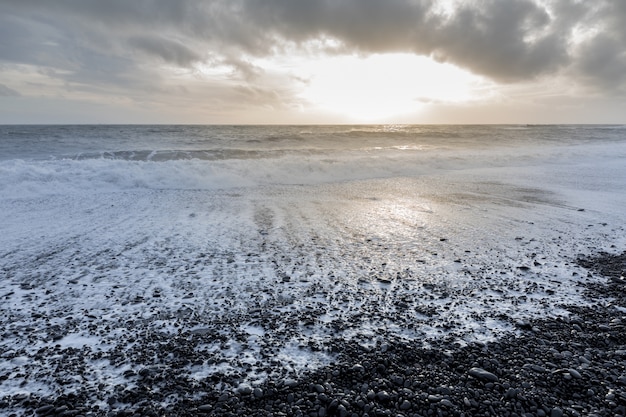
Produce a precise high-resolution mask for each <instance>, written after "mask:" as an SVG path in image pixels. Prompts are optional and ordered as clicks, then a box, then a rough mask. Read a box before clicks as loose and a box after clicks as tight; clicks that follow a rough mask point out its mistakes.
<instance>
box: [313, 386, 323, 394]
mask: <svg viewBox="0 0 626 417" xmlns="http://www.w3.org/2000/svg"><path fill="white" fill-rule="evenodd" d="M313 391H315V392H317V393H318V394H322V393H324V392H326V388H324V386H323V385H322V384H315V385H313Z"/></svg>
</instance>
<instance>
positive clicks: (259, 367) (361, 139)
mask: <svg viewBox="0 0 626 417" xmlns="http://www.w3.org/2000/svg"><path fill="white" fill-rule="evenodd" d="M625 220H626V126H621V125H468V126H460V125H358V126H357V125H354V126H352V125H333V126H318V125H315V126H300V125H298V126H265V125H264V126H247V125H246V126H201V125H120V126H116V125H50V126H45V125H24V126H21V125H3V126H0V300H1V302H0V328H2V329H4V330H3V336H2V338H0V374H2V375H6V376H7V378H3V379H2V380H0V392H1V393H2V395H3V396H4V397H3V398H6V397H7V396H15V395H21V394H23V393H25V392H28V393H36V394H37V395H41V396H44V395H59V393H66V392H70V391H72V390H74V391H77V390H81V389H82V390H84V389H86V387H87V388H88V387H90V386H91V387H98V388H97V389H95V388H94V390H92V391H94V392H96V391H97V392H102V393H103V394H102V395H103V396H104V395H105V394H106V393H107V392H108V393H110V392H113V391H114V390H116V389H119V387H120V386H122V387H123V386H125V385H124V384H129V383H132V381H133V379H132V377H129V376H128V375H132V374H129V373H128V371H129V370H133V369H136V368H137V367H138V366H140V365H141V366H152V365H155V364H154V363H151V361H156V360H157V359H156V356H154V355H149V354H146V352H148V351H153V350H154V349H157V348H158V347H159V346H164V345H166V344H167V342H168V341H172V340H174V341H176V340H182V339H179V338H186V339H185V340H190V338H193V337H196V338H201V339H202V343H201V344H198V345H195V348H194V351H193V352H194V353H193V354H190V355H191V356H192V357H191V358H189V361H187V362H185V365H184V366H181V367H180V372H181V373H182V374H184V377H185V378H189V379H195V380H205V379H207V378H213V379H214V380H223V378H222V379H220V378H221V377H216V375H218V376H220V375H221V376H223V375H231V376H232V375H237V378H238V379H237V380H240V381H243V382H245V383H248V384H255V383H258V382H259V381H263V380H265V379H267V378H287V377H290V378H291V377H294V376H295V377H297V375H300V374H302V373H303V372H307V371H309V370H314V369H319V368H321V367H324V366H325V365H327V364H329V363H331V362H332V361H333V360H335V358H336V352H334V351H333V348H332V346H335V345H336V344H335V342H336V341H337V340H340V341H342V342H343V343H356V344H360V345H363V346H380V344H381V343H385V341H389V340H402V341H408V342H410V343H415V344H416V345H419V346H428V345H429V344H432V343H434V341H436V340H440V339H442V338H445V339H446V340H450V341H453V342H454V343H457V344H458V345H459V346H463V345H465V344H468V343H477V342H478V343H489V342H490V341H493V340H497V339H498V338H502V337H506V336H507V335H510V334H515V332H516V331H518V330H516V329H517V327H516V325H515V323H516V321H524V320H529V319H532V318H537V317H566V316H567V315H568V314H569V313H568V310H567V308H566V306H567V305H572V304H577V305H584V304H585V303H593V302H594V301H592V300H588V299H587V298H585V295H584V285H585V284H588V283H589V282H593V281H594V280H597V279H600V278H596V277H594V276H592V275H591V274H588V273H587V271H585V270H584V269H583V268H582V267H580V266H579V265H578V264H577V263H576V259H577V258H578V257H580V256H584V255H586V254H593V253H597V252H599V251H608V252H621V251H623V250H625V249H626V233H625V230H624V225H625ZM624 307H625V308H626V306H624ZM625 311H626V310H625ZM147 335H150V337H148V336H147ZM194 340H195V339H194ZM120 352H122V353H120ZM123 352H129V353H127V354H126V353H123ZM157 356H158V355H157ZM59 357H63V358H74V360H75V362H76V363H80V364H81V366H82V368H81V371H80V377H79V375H78V374H77V373H76V372H77V371H73V370H72V369H73V368H71V369H70V368H67V369H61V368H59V366H58V360H59V359H58V358H59ZM55 361H56V362H55ZM159 361H161V362H159V363H162V362H163V361H166V359H163V358H162V357H161V358H160V359H159ZM55 364H56V365H55ZM50 369H55V371H54V372H53V371H51V370H50ZM177 369H178V368H177ZM59 375H61V376H62V378H60V377H59ZM129 381H131V382H129ZM243 382H242V383H243ZM116 387H117V388H116ZM93 395H96V396H97V395H99V394H93ZM103 398H104V397H103ZM96 400H97V398H96ZM102 407H103V409H104V408H106V407H108V405H107V404H106V402H103V403H102Z"/></svg>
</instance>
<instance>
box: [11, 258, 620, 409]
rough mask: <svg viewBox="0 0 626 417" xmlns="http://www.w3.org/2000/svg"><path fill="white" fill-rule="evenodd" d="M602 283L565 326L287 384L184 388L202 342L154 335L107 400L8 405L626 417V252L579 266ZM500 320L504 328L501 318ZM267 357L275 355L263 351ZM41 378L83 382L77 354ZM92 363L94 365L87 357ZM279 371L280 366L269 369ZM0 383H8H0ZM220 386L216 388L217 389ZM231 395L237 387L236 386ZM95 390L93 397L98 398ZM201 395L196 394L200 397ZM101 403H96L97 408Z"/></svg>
mask: <svg viewBox="0 0 626 417" xmlns="http://www.w3.org/2000/svg"><path fill="white" fill-rule="evenodd" d="M578 263H579V265H580V266H582V267H583V268H584V269H586V270H588V273H589V274H592V275H602V276H604V277H605V278H606V282H605V283H603V284H593V285H588V286H587V288H586V289H585V290H586V297H588V298H590V299H591V300H593V301H595V305H594V306H593V307H580V306H576V305H568V306H564V307H565V308H566V309H567V310H569V311H570V312H571V316H570V317H569V318H567V319H554V320H553V319H549V320H532V321H525V322H520V321H517V322H513V324H514V325H515V326H516V327H517V328H518V329H519V330H520V333H519V335H518V336H507V337H504V338H503V339H502V340H499V341H497V342H492V343H488V344H482V343H474V344H470V345H468V346H463V347H461V346H459V345H458V344H456V343H454V342H452V341H447V340H445V339H444V340H440V341H438V342H435V343H433V344H432V345H431V346H430V348H427V349H425V348H421V347H420V348H417V347H415V346H412V345H409V344H407V343H406V342H403V341H399V340H394V339H393V338H390V339H389V340H388V341H387V342H384V343H378V344H377V345H376V346H375V347H372V348H371V349H368V348H364V347H362V346H359V345H358V344H346V343H343V342H342V343H339V342H338V343H331V344H330V346H329V347H326V348H330V349H331V350H332V351H333V352H335V353H336V354H337V360H336V361H335V362H334V363H333V364H331V365H329V366H327V367H324V368H321V369H318V370H316V371H313V372H310V373H307V374H304V375H302V377H301V378H299V379H297V380H295V379H284V380H283V379H280V380H278V379H274V378H269V379H267V380H266V381H265V382H264V383H262V384H260V385H255V386H254V387H253V386H250V385H246V384H242V385H239V383H238V382H239V381H238V379H237V378H236V377H235V376H232V375H230V376H225V375H222V376H220V375H219V374H216V375H214V376H213V377H212V378H210V379H207V380H204V381H197V380H190V379H189V378H187V377H186V376H185V375H183V374H180V373H179V372H177V369H178V368H180V367H182V366H184V365H186V364H188V363H189V362H190V361H202V360H203V359H204V358H202V357H200V356H199V355H198V354H197V353H196V351H195V347H197V346H198V345H199V344H201V343H202V340H203V339H204V338H211V337H219V336H218V335H216V334H212V333H211V332H210V331H207V332H206V333H196V334H190V333H189V332H184V333H181V334H180V335H179V336H178V337H174V338H172V337H169V336H166V335H162V336H160V335H159V334H156V333H153V334H150V335H148V334H147V335H146V337H145V338H144V339H142V340H137V341H136V344H135V345H134V346H132V347H131V348H130V349H128V350H126V351H114V352H113V353H111V354H109V356H108V358H107V359H108V360H110V361H111V362H115V360H116V357H119V358H120V359H121V358H122V357H125V358H131V362H132V364H133V367H132V369H129V370H128V371H127V372H126V373H125V377H126V379H127V381H126V383H124V382H122V383H120V385H119V386H117V387H116V389H115V394H114V395H110V396H106V397H101V398H98V397H99V395H98V393H97V392H94V390H93V389H91V390H90V391H87V390H85V391H78V392H76V393H72V394H68V395H63V396H60V397H56V398H40V397H37V396H35V395H14V396H9V397H6V396H4V397H3V398H2V399H1V401H0V413H1V414H4V415H7V416H18V415H37V416H85V417H87V416H196V415H206V416H281V415H282V416H320V417H322V416H342V417H344V416H406V417H409V416H524V417H529V416H539V417H541V416H550V417H559V416H609V415H611V416H619V415H626V312H625V311H624V309H623V308H621V307H619V306H622V305H624V304H625V301H626V281H625V279H624V275H625V273H626V253H622V254H609V253H599V254H598V255H597V256H595V257H585V258H579V259H578ZM503 319H505V318H503ZM266 354H268V355H269V354H271V352H266ZM41 355H51V356H53V358H52V360H51V361H50V362H49V363H50V364H54V366H53V367H51V368H48V369H39V370H37V372H38V375H39V376H40V377H41V375H48V376H52V377H54V375H55V374H57V373H58V374H59V375H67V374H68V372H67V371H70V370H71V371H70V372H69V374H74V375H75V376H77V377H78V376H80V372H81V371H80V364H81V362H82V361H83V360H84V358H83V355H84V354H83V353H81V352H80V351H76V350H72V349H65V350H63V351H58V352H41ZM91 359H94V357H93V356H92V358H91ZM275 365H276V367H280V363H276V364H275ZM0 378H3V379H6V378H7V375H3V376H0ZM217 387H222V388H221V389H217ZM235 387H236V388H235ZM96 391H97V390H96ZM199 393H201V394H199ZM96 398H98V399H99V400H100V401H95V399H96Z"/></svg>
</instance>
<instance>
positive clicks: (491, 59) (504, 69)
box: [0, 0, 626, 124]
mask: <svg viewBox="0 0 626 417" xmlns="http://www.w3.org/2000/svg"><path fill="white" fill-rule="evenodd" d="M0 123H2V124H9V123H18V124H20V123H198V124H265V123H271V124H309V123H310V124H319V123H322V124H332V123H620V124H621V123H626V1H623V0H594V1H585V0H431V1H426V0H176V1H171V0H133V1H128V0H0Z"/></svg>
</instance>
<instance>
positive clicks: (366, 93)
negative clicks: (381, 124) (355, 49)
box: [302, 54, 485, 122]
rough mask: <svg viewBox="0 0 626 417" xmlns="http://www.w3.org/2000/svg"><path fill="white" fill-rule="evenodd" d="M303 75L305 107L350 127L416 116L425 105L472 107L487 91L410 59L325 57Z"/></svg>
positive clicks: (466, 77) (466, 76) (444, 67)
mask: <svg viewBox="0 0 626 417" xmlns="http://www.w3.org/2000/svg"><path fill="white" fill-rule="evenodd" d="M302 71H303V72H304V73H306V76H305V77H304V78H305V79H306V80H307V85H306V87H305V90H304V92H303V93H302V97H303V98H304V99H305V100H306V101H308V102H309V103H311V104H312V105H313V106H315V107H318V108H320V109H323V110H326V111H329V112H332V113H338V114H342V115H345V116H347V117H350V118H351V119H353V120H354V121H367V122H373V121H384V120H387V119H390V118H393V117H394V116H402V115H406V114H414V113H418V112H419V111H420V109H422V108H423V106H424V105H425V104H426V103H433V102H436V103H441V102H449V103H459V102H466V101H471V100H474V99H477V98H478V95H479V94H480V89H483V88H484V87H485V81H484V80H483V79H482V78H480V77H477V76H475V75H473V74H471V73H469V72H466V71H463V70H461V69H459V68H457V67H455V66H453V65H449V64H442V63H438V62H435V61H434V60H432V59H429V58H427V57H421V56H416V55H411V54H378V55H371V56H369V57H366V58H362V57H357V56H352V55H351V56H335V57H326V58H322V59H318V60H315V61H309V62H308V63H307V65H306V67H305V68H303V69H302Z"/></svg>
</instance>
